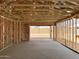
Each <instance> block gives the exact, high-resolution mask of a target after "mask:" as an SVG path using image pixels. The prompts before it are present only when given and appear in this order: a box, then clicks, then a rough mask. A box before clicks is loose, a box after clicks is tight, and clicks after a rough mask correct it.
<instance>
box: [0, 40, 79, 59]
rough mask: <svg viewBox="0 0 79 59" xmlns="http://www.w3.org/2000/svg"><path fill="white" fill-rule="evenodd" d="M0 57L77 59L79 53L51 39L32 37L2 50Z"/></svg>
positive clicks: (2, 58) (13, 58) (9, 58)
mask: <svg viewBox="0 0 79 59" xmlns="http://www.w3.org/2000/svg"><path fill="white" fill-rule="evenodd" d="M0 59H79V54H77V53H75V52H73V51H71V50H69V49H68V48H66V47H64V46H62V45H61V44H59V43H58V42H55V41H52V40H51V39H46V40H45V39H44V40H40V39H37V40H36V39H35V40H34V39H32V40H31V41H29V42H23V43H21V44H18V45H14V46H12V47H10V48H8V49H6V50H4V51H2V52H1V53H0Z"/></svg>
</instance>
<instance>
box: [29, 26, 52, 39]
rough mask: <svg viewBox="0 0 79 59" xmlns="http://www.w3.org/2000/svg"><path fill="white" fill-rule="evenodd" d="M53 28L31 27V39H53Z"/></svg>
mask: <svg viewBox="0 0 79 59" xmlns="http://www.w3.org/2000/svg"><path fill="white" fill-rule="evenodd" d="M52 37H53V33H52V28H51V26H30V39H52Z"/></svg>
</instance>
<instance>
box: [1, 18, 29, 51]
mask: <svg viewBox="0 0 79 59" xmlns="http://www.w3.org/2000/svg"><path fill="white" fill-rule="evenodd" d="M25 40H26V41H28V40H29V25H28V24H26V23H24V22H21V21H17V20H12V19H9V18H5V17H0V50H1V49H4V48H6V47H8V46H10V45H12V44H18V43H20V42H22V41H25Z"/></svg>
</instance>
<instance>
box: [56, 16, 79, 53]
mask: <svg viewBox="0 0 79 59" xmlns="http://www.w3.org/2000/svg"><path fill="white" fill-rule="evenodd" d="M78 24H79V18H74V17H73V18H70V19H68V20H65V21H61V22H58V23H57V24H56V27H57V41H58V42H60V43H62V44H64V45H66V46H67V47H69V48H71V49H73V50H75V51H77V52H79V25H78Z"/></svg>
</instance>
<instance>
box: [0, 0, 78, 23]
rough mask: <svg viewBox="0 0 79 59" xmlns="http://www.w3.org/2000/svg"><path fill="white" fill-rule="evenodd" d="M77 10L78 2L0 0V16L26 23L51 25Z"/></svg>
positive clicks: (60, 0)
mask: <svg viewBox="0 0 79 59" xmlns="http://www.w3.org/2000/svg"><path fill="white" fill-rule="evenodd" d="M78 10H79V0H0V15H1V16H4V17H8V18H12V19H15V20H20V21H24V22H27V23H29V24H30V23H32V24H33V23H36V24H37V23H40V22H41V23H50V24H53V23H55V22H57V21H59V20H61V19H64V18H66V17H69V16H71V15H73V14H75V13H77V12H78Z"/></svg>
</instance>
